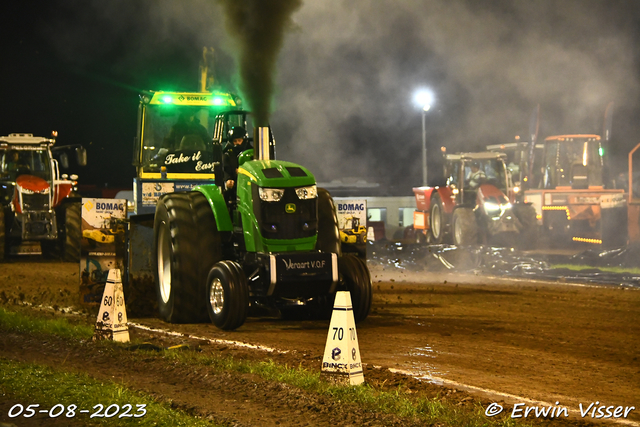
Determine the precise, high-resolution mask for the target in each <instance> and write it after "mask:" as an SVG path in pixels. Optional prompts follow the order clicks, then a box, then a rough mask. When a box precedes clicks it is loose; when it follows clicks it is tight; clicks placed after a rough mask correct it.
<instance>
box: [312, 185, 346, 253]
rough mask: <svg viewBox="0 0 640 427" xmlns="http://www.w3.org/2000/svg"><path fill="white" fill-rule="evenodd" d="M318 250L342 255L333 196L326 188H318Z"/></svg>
mask: <svg viewBox="0 0 640 427" xmlns="http://www.w3.org/2000/svg"><path fill="white" fill-rule="evenodd" d="M316 249H318V250H320V251H322V252H326V253H334V254H337V255H338V256H341V255H342V246H341V243H340V229H339V228H338V216H337V215H336V207H335V204H334V203H333V198H332V197H331V194H329V192H328V191H327V190H325V189H324V188H318V240H317V241H316Z"/></svg>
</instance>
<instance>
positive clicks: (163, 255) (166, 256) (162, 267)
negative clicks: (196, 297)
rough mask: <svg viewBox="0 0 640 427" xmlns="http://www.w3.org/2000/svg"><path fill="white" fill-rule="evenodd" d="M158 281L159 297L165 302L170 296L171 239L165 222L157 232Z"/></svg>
mask: <svg viewBox="0 0 640 427" xmlns="http://www.w3.org/2000/svg"><path fill="white" fill-rule="evenodd" d="M157 256H158V282H159V284H160V297H161V298H162V301H163V302H164V303H165V304H166V303H167V302H169V298H170V297H171V239H170V237H169V227H168V225H167V224H166V223H164V224H163V225H162V227H160V233H159V234H158V254H157Z"/></svg>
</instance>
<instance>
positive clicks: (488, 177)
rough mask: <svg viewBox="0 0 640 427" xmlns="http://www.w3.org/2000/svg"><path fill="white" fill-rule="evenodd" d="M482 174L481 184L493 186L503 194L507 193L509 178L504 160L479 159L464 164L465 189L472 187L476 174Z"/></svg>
mask: <svg viewBox="0 0 640 427" xmlns="http://www.w3.org/2000/svg"><path fill="white" fill-rule="evenodd" d="M478 171H479V172H478ZM478 173H480V175H479V176H481V177H482V179H481V182H480V183H487V184H492V185H494V186H495V187H496V188H499V189H500V190H502V191H503V192H505V193H506V192H507V177H506V172H505V166H504V162H503V161H502V159H496V158H493V159H477V160H468V161H465V163H464V179H465V187H469V186H470V185H472V184H471V183H472V179H473V177H474V174H475V175H476V176H478V175H477V174H478ZM483 173H484V176H483Z"/></svg>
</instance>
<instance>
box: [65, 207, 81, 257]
mask: <svg viewBox="0 0 640 427" xmlns="http://www.w3.org/2000/svg"><path fill="white" fill-rule="evenodd" d="M81 206H82V203H80V202H72V203H67V204H66V205H65V206H64V236H62V239H64V240H63V241H62V253H63V254H64V260H65V261H69V262H80V242H81V241H82V213H81Z"/></svg>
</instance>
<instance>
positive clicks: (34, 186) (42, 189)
mask: <svg viewBox="0 0 640 427" xmlns="http://www.w3.org/2000/svg"><path fill="white" fill-rule="evenodd" d="M16 186H17V188H18V190H19V191H24V190H26V191H27V192H33V193H41V194H43V193H48V192H49V183H48V182H47V181H46V180H44V179H42V178H39V177H37V176H33V175H20V176H19V177H18V178H17V179H16Z"/></svg>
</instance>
